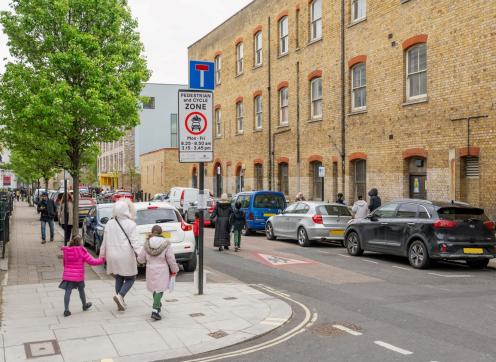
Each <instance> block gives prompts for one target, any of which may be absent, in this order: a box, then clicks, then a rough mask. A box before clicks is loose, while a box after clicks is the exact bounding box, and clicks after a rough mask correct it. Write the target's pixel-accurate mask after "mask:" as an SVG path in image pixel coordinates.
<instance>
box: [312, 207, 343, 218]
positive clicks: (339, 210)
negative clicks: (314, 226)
mask: <svg viewBox="0 0 496 362" xmlns="http://www.w3.org/2000/svg"><path fill="white" fill-rule="evenodd" d="M316 211H317V214H319V215H328V216H351V213H350V210H348V208H347V207H346V206H338V205H321V206H317V208H316Z"/></svg>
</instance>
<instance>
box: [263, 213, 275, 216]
mask: <svg viewBox="0 0 496 362" xmlns="http://www.w3.org/2000/svg"><path fill="white" fill-rule="evenodd" d="M274 215H275V214H268V213H265V214H264V216H265V217H271V216H274Z"/></svg>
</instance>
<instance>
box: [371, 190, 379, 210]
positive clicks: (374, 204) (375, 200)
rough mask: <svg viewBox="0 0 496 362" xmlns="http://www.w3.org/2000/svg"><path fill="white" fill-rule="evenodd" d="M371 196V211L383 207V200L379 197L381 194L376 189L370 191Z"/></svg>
mask: <svg viewBox="0 0 496 362" xmlns="http://www.w3.org/2000/svg"><path fill="white" fill-rule="evenodd" d="M369 196H370V199H369V202H370V203H369V210H370V212H372V211H374V210H375V209H377V208H378V207H380V206H381V198H380V197H379V192H378V191H377V189H376V188H373V189H370V191H369Z"/></svg>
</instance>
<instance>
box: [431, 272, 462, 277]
mask: <svg viewBox="0 0 496 362" xmlns="http://www.w3.org/2000/svg"><path fill="white" fill-rule="evenodd" d="M429 274H430V275H434V276H436V277H443V278H472V275H468V274H438V273H429Z"/></svg>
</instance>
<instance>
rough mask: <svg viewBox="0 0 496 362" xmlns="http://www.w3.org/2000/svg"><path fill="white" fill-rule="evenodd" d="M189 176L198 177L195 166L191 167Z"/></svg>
mask: <svg viewBox="0 0 496 362" xmlns="http://www.w3.org/2000/svg"><path fill="white" fill-rule="evenodd" d="M191 175H193V176H195V175H198V169H197V168H196V166H193V168H192V169H191Z"/></svg>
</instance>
